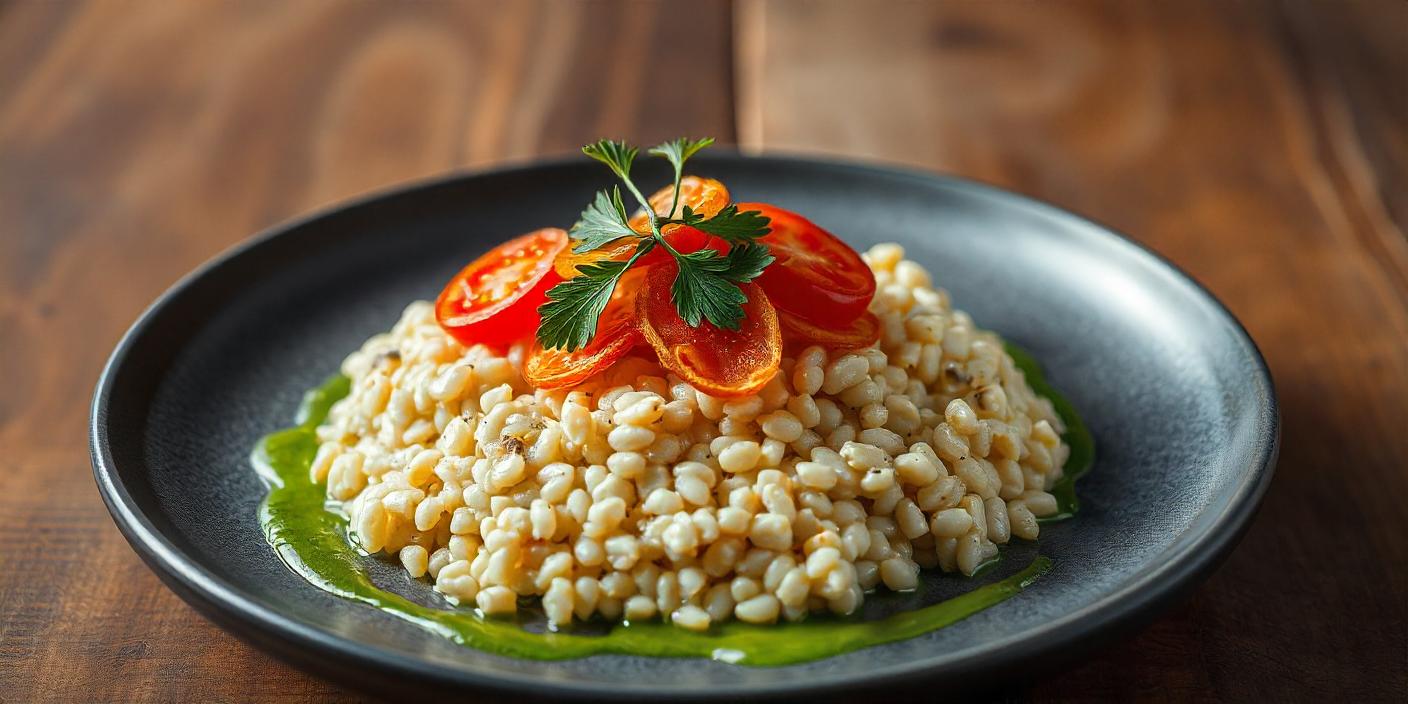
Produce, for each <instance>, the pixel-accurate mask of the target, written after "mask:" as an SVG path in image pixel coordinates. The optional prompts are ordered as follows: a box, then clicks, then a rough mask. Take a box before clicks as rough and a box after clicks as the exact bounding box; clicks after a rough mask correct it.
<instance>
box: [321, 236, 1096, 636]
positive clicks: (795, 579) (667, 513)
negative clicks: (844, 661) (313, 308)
mask: <svg viewBox="0 0 1408 704" xmlns="http://www.w3.org/2000/svg"><path fill="white" fill-rule="evenodd" d="M865 259H866V261H867V262H868V263H869V264H870V266H871V268H872V269H873V270H874V272H875V278H876V282H877V284H878V291H877V294H876V296H875V300H874V302H873V303H872V305H871V310H872V311H873V312H874V313H875V314H876V315H878V316H879V318H880V319H881V321H882V322H883V328H884V333H883V337H882V339H881V341H880V343H879V344H878V345H876V346H875V347H873V348H870V349H867V350H863V351H861V352H857V353H853V354H843V355H828V354H827V352H825V351H824V350H822V349H820V348H808V349H805V350H801V351H800V352H799V353H798V354H797V355H796V356H795V357H789V358H787V359H784V360H783V363H782V369H781V372H780V373H779V374H778V375H777V376H776V377H775V378H774V379H773V380H772V382H771V383H770V384H768V386H767V387H766V388H764V389H763V390H762V391H761V392H760V393H759V394H758V395H756V396H750V397H747V398H739V399H718V398H713V397H710V396H708V395H705V394H703V393H701V392H698V391H696V390H695V389H694V388H693V387H691V386H689V385H687V384H685V383H682V382H681V381H680V380H679V379H677V378H675V377H673V376H671V375H668V374H665V373H664V372H663V371H662V370H661V369H660V367H659V366H658V365H657V364H656V363H655V362H654V361H653V360H646V359H635V358H630V359H627V360H626V361H623V362H622V363H620V364H618V365H616V367H614V368H613V369H612V370H611V371H609V372H608V373H606V374H604V375H602V376H603V378H600V379H595V380H593V381H592V382H590V383H588V384H586V385H583V386H581V387H578V388H576V389H571V390H559V391H552V392H548V391H535V390H534V389H532V388H529V387H528V386H527V385H526V384H525V382H524V381H523V379H522V378H521V377H520V375H519V373H518V369H519V367H520V361H521V357H522V350H520V349H515V350H512V351H510V353H509V354H508V356H507V357H500V356H496V355H495V354H494V353H493V352H492V351H490V350H488V349H487V348H484V347H482V346H474V347H470V348H468V349H466V348H464V347H463V346H461V345H460V344H459V343H457V342H455V341H454V340H453V339H452V338H450V337H448V336H447V335H445V334H444V333H443V332H442V331H441V330H440V328H439V326H438V325H437V324H436V322H435V316H434V311H433V309H432V306H431V304H429V303H427V302H417V303H414V304H412V305H411V306H410V307H408V308H407V309H406V311H405V313H404V315H402V317H401V320H400V321H399V322H398V323H397V324H396V326H395V327H394V328H392V330H391V331H390V332H389V333H386V334H381V335H377V336H375V337H373V338H371V339H370V340H368V341H367V342H366V343H365V344H364V345H363V346H362V349H360V350H359V351H357V352H354V353H353V354H352V355H350V356H349V357H348V358H347V360H346V361H345V362H344V363H343V365H342V371H343V373H344V374H346V375H347V376H349V377H350V378H351V379H352V391H351V393H350V394H349V396H348V397H347V398H345V399H343V400H342V401H340V402H338V403H337V404H336V405H335V406H334V407H333V409H332V412H331V414H330V415H329V417H328V420H327V422H326V424H324V425H323V426H321V427H320V428H318V437H319V440H320V442H321V445H320V447H319V449H318V452H317V456H316V458H315V459H314V461H313V464H312V468H311V473H312V479H313V480H314V481H315V482H323V481H326V483H327V493H328V496H329V497H331V498H332V499H334V500H336V501H341V502H343V504H342V505H343V508H344V510H345V511H346V513H347V515H348V516H349V519H350V526H351V532H352V537H353V539H354V540H355V541H356V542H357V543H358V544H359V545H360V546H361V547H362V548H364V549H365V550H366V551H368V552H370V553H381V552H384V553H386V554H388V555H394V556H396V557H397V558H398V559H399V560H400V562H401V563H402V564H403V565H404V566H405V569H406V570H407V571H408V572H409V573H410V574H411V575H413V576H415V577H422V576H425V575H428V576H429V579H431V580H433V581H434V585H435V589H436V590H438V591H439V592H441V593H442V594H444V595H445V596H446V597H448V598H449V599H450V600H451V601H454V602H457V603H465V604H473V605H475V606H477V607H478V608H479V609H480V610H481V611H482V612H484V613H486V614H499V613H507V612H512V611H514V610H515V608H516V604H517V598H518V597H519V596H527V595H538V596H541V597H542V604H543V608H544V610H545V611H546V613H547V616H548V618H549V619H550V620H551V621H552V622H553V623H556V624H565V623H567V622H569V621H571V620H572V619H573V618H577V619H585V618H587V617H589V616H591V615H592V614H601V615H603V616H605V617H606V618H609V619H616V618H621V617H625V618H628V619H648V618H653V617H656V616H662V617H664V618H666V619H669V620H670V621H671V622H673V623H674V624H675V625H676V626H679V627H682V628H688V629H695V630H702V629H705V628H708V627H709V624H711V623H713V622H718V621H725V620H728V619H730V618H737V619H740V620H743V621H747V622H751V623H766V622H773V621H776V620H777V619H779V618H783V619H787V620H796V619H800V618H802V617H803V616H804V615H805V614H806V613H807V612H808V611H812V610H821V609H829V610H831V611H834V612H837V613H849V612H851V611H853V610H855V609H856V607H857V606H858V605H860V603H861V602H862V600H863V599H864V595H865V593H866V592H867V591H868V590H871V589H875V588H878V587H879V586H881V585H883V586H884V587H886V588H889V589H893V590H906V589H913V588H914V587H915V585H916V583H917V579H918V572H919V570H920V568H939V569H942V570H945V571H959V572H963V573H967V574H971V573H972V572H973V571H974V570H975V569H977V567H978V566H979V565H981V564H982V563H983V562H984V561H986V560H988V559H990V558H991V557H993V556H995V555H996V553H997V545H999V544H1002V543H1006V542H1007V541H1008V540H1010V539H1011V538H1012V537H1014V536H1015V537H1018V538H1023V539H1027V540H1030V539H1033V538H1036V536H1037V530H1038V526H1037V521H1036V519H1037V517H1039V516H1043V515H1048V514H1051V513H1053V512H1055V511H1056V501H1055V499H1054V498H1053V497H1052V495H1051V494H1050V493H1047V490H1048V489H1049V488H1050V487H1051V486H1052V483H1053V482H1054V481H1055V480H1056V479H1057V478H1058V477H1060V475H1061V467H1062V465H1063V464H1064V463H1065V460H1066V457H1067V456H1068V455H1069V448H1068V447H1066V446H1065V445H1064V444H1063V443H1062V441H1061V438H1060V433H1061V432H1062V430H1063V427H1062V423H1061V420H1060V418H1059V417H1058V416H1057V415H1056V414H1055V412H1054V411H1053V409H1052V406H1051V403H1050V402H1049V401H1048V400H1046V399H1043V398H1039V397H1037V396H1036V395H1035V394H1034V393H1033V392H1032V390H1031V388H1030V387H1029V386H1028V385H1027V382H1026V380H1025V378H1024V377H1023V374H1022V372H1021V371H1020V370H1019V369H1017V368H1016V367H1015V366H1014V365H1013V362H1012V359H1011V357H1009V356H1008V355H1007V354H1006V352H1005V351H1004V350H1003V346H1002V341H1001V340H1000V339H999V338H998V337H997V336H996V335H995V334H993V333H991V332H986V331H983V330H979V329H977V328H976V327H975V326H974V324H973V321H972V320H971V319H970V318H969V317H968V316H967V315H966V314H965V313H963V312H961V311H954V310H952V309H951V308H950V306H949V300H948V295H947V294H946V293H945V292H944V291H942V290H938V289H935V288H933V286H932V284H931V281H930V277H929V274H928V273H927V272H926V271H925V270H924V269H923V268H922V267H920V266H919V265H918V264H916V263H914V262H911V261H905V260H904V259H903V250H901V249H900V247H898V246H897V245H880V246H877V247H875V248H873V249H871V250H870V251H869V252H868V253H866V255H865Z"/></svg>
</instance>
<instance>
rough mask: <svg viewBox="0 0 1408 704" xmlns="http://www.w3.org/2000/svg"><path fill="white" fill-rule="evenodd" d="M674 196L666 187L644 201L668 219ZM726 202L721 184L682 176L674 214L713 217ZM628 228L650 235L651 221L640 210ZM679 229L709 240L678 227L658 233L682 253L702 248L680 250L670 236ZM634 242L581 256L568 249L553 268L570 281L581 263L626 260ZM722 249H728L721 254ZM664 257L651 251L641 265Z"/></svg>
mask: <svg viewBox="0 0 1408 704" xmlns="http://www.w3.org/2000/svg"><path fill="white" fill-rule="evenodd" d="M673 195H674V188H673V187H672V186H666V187H664V188H662V189H660V190H658V191H656V192H655V194H654V195H652V196H650V197H649V198H647V199H646V200H648V201H649V202H650V207H651V209H652V210H654V211H655V214H656V215H659V216H660V217H662V218H663V217H669V212H667V211H668V210H669V208H670V199H671V197H672V196H673ZM728 199H729V195H728V189H727V188H725V187H724V184H722V183H719V182H718V181H715V180H714V179H712V178H700V177H698V176H685V177H684V178H682V179H680V202H679V205H678V206H677V207H676V210H677V211H678V212H676V215H678V214H679V212H683V211H684V206H686V205H688V206H689V207H690V209H691V210H692V211H694V212H696V213H701V214H703V215H704V216H706V217H712V216H714V215H717V214H718V212H719V211H720V210H723V209H724V206H727V205H728ZM630 226H631V229H633V230H635V231H636V232H639V233H641V234H643V235H646V234H650V221H649V220H648V219H647V217H646V214H645V211H643V210H642V211H639V212H637V213H636V214H635V215H632V216H631V219H630ZM681 229H688V230H691V231H693V234H688V233H686V234H685V235H684V236H685V237H689V238H692V237H694V236H695V235H698V236H699V237H706V238H707V237H709V236H708V235H705V234H704V233H703V232H699V231H698V230H695V229H694V228H684V227H683V226H681V225H667V226H665V228H663V229H662V230H661V234H663V235H665V237H666V239H669V240H670V244H671V245H672V246H674V247H675V249H678V250H680V251H681V252H685V251H689V252H693V251H695V250H698V249H702V248H703V247H704V246H705V245H704V244H703V243H699V244H697V245H695V246H694V248H693V249H683V248H682V247H681V243H676V242H675V240H674V239H671V233H673V232H675V231H678V230H681ZM712 239H713V240H714V244H715V245H717V244H719V243H722V242H723V240H719V239H718V238H712ZM636 242H637V240H635V239H632V238H625V239H619V240H616V241H615V242H612V243H610V244H608V245H606V246H605V247H602V248H600V249H594V250H592V251H590V252H581V253H577V252H573V251H572V250H571V249H570V248H569V249H568V250H567V251H565V252H563V253H562V254H561V255H559V256H558V258H557V261H556V263H555V264H554V266H555V267H556V268H557V274H558V276H561V277H562V278H564V279H570V278H572V277H574V276H576V275H577V267H578V266H581V265H582V264H590V263H592V262H599V261H602V260H610V261H617V262H620V261H625V260H626V259H628V258H630V256H631V253H632V252H634V251H635V250H636ZM683 245H684V246H686V247H687V246H690V245H689V242H688V241H686V242H684V243H683ZM725 250H727V246H725V247H724V250H721V251H725ZM665 256H667V253H665V252H651V253H650V254H647V255H645V257H644V258H643V259H644V262H643V263H646V264H649V263H652V262H654V261H659V260H661V259H663V258H664V257H665Z"/></svg>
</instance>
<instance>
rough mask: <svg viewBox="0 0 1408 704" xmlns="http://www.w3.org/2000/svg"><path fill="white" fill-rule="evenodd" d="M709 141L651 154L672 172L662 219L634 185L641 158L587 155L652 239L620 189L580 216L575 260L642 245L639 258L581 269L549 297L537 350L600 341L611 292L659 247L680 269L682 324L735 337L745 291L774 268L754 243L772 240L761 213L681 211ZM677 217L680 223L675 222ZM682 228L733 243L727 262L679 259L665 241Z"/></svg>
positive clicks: (632, 152) (674, 295)
mask: <svg viewBox="0 0 1408 704" xmlns="http://www.w3.org/2000/svg"><path fill="white" fill-rule="evenodd" d="M713 143H714V140H713V139H711V138H707V137H706V138H704V139H688V138H680V139H676V140H672V141H669V142H665V143H664V144H661V145H659V146H656V147H652V148H651V149H650V150H649V152H648V153H649V154H650V155H652V156H658V157H661V158H664V159H666V160H667V161H669V162H670V164H671V165H672V166H673V167H674V170H675V174H674V176H675V180H674V197H673V199H672V200H671V203H670V210H669V216H666V217H661V216H660V215H658V214H657V213H656V212H655V210H654V208H651V207H650V202H649V201H648V200H647V199H646V197H645V196H644V195H642V194H641V192H640V189H639V188H637V187H636V185H635V182H633V181H632V180H631V164H632V163H633V162H634V161H635V158H636V154H637V153H638V150H637V149H636V148H635V147H632V146H630V145H629V144H626V143H625V142H617V141H612V140H602V141H600V142H596V143H594V144H588V145H586V146H584V147H582V153H583V154H586V155H587V156H589V157H591V158H593V159H596V160H597V161H600V162H601V163H603V164H606V166H607V167H608V168H610V169H611V171H612V172H613V173H615V174H616V176H617V177H618V178H620V179H621V182H622V183H623V184H624V185H625V187H626V190H627V192H629V193H630V194H631V196H632V197H634V198H635V199H636V201H638V202H639V203H640V205H641V207H642V208H644V209H645V212H646V213H647V217H648V220H649V223H650V232H649V233H648V234H644V235H642V234H641V233H638V232H636V231H634V230H632V229H631V226H630V216H629V215H628V214H627V212H626V206H625V203H623V202H622V199H621V188H620V187H619V186H614V187H612V188H611V190H610V191H600V192H598V193H597V194H596V197H595V198H594V199H593V200H592V202H591V204H590V205H588V206H587V208H586V210H583V211H582V216H581V218H580V219H579V220H578V221H577V224H576V225H573V226H572V230H571V232H570V234H571V237H572V240H573V245H572V251H573V252H576V253H579V254H580V253H584V252H589V251H592V250H595V249H599V248H601V247H603V246H605V245H608V244H610V243H612V242H615V241H617V240H620V239H625V238H633V239H635V240H636V249H635V252H634V253H632V254H631V257H630V258H629V259H627V260H626V261H623V262H616V261H602V262H596V263H593V264H584V265H581V266H578V267H577V273H578V274H579V275H578V276H575V277H573V278H571V279H568V280H567V281H564V282H562V283H560V284H558V285H556V286H554V287H552V288H551V289H549V290H548V294H547V296H548V301H547V303H544V304H543V305H542V306H541V307H540V308H539V309H538V312H539V314H540V315H541V316H542V322H541V323H539V325H538V342H539V343H540V344H541V345H542V346H543V347H547V348H553V347H557V348H562V349H565V350H567V351H569V352H570V351H572V350H576V349H580V348H582V347H585V346H586V345H587V343H588V342H591V339H592V337H593V336H595V335H596V326H597V319H598V318H600V317H601V314H602V311H604V310H606V304H607V302H608V301H610V300H611V292H612V291H614V290H615V289H616V283H617V282H618V281H620V279H621V275H622V274H624V273H625V272H626V270H627V269H630V268H631V267H632V266H633V265H634V264H635V263H636V261H637V260H638V259H640V257H641V256H642V255H644V254H645V253H646V252H649V251H650V250H652V249H654V248H655V247H657V246H658V247H664V248H665V250H666V251H668V252H669V253H670V256H671V257H673V258H674V260H675V264H676V265H677V266H678V267H679V273H678V274H677V275H676V277H675V282H674V284H673V285H672V286H671V287H670V296H671V299H672V300H673V301H674V304H675V309H676V310H677V311H678V312H679V315H680V317H681V318H683V319H684V321H685V322H686V323H688V324H689V325H691V326H697V325H699V324H700V323H702V322H703V321H706V320H707V321H708V322H709V323H710V324H712V325H714V326H716V327H720V328H723V329H726V330H737V329H739V326H740V324H741V323H742V322H743V317H744V313H743V305H744V304H745V303H747V302H748V297H747V295H746V294H744V293H743V289H742V288H741V287H740V285H741V284H745V283H748V282H749V281H752V280H753V279H755V278H757V277H758V275H759V274H761V273H763V269H764V268H766V267H767V266H768V265H769V264H771V263H772V262H773V257H772V254H771V253H770V252H769V251H768V248H767V246H766V245H763V244H761V243H759V242H757V241H756V240H757V239H758V238H759V237H762V236H763V235H766V234H767V233H768V223H769V221H768V219H767V218H766V217H764V216H763V215H762V213H760V212H758V211H756V210H749V211H743V212H740V211H739V210H738V206H737V205H735V204H729V205H728V206H727V207H725V208H724V209H722V210H720V211H719V212H718V213H717V214H716V215H714V216H712V217H706V216H704V215H703V214H700V213H696V212H694V211H693V210H691V209H690V207H689V206H688V205H686V206H684V208H682V209H680V208H679V198H680V181H681V180H682V179H683V178H684V164H685V162H686V161H688V160H689V158H690V157H691V156H693V155H694V154H696V153H697V152H699V150H701V149H704V148H705V147H707V146H709V145H710V144H713ZM677 209H679V210H680V212H679V217H678V218H676V217H674V215H675V211H676V210H677ZM671 224H680V225H688V226H690V227H695V228H698V229H699V230H701V231H703V232H706V233H708V234H711V235H714V236H715V237H718V238H720V239H723V240H725V241H727V242H728V243H729V244H730V245H732V246H731V247H730V248H729V251H728V254H720V253H719V252H717V251H714V250H712V249H701V250H699V251H697V252H690V253H688V254H684V253H681V252H679V251H676V250H675V248H674V247H672V246H670V243H669V242H667V241H666V240H665V237H664V235H663V234H661V228H662V227H664V226H666V225H671Z"/></svg>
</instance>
